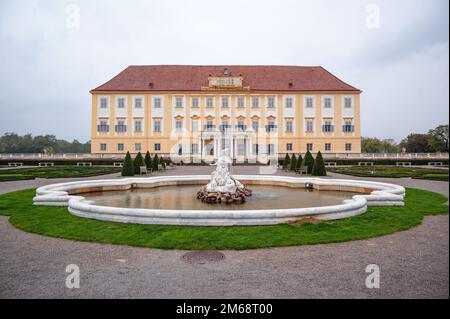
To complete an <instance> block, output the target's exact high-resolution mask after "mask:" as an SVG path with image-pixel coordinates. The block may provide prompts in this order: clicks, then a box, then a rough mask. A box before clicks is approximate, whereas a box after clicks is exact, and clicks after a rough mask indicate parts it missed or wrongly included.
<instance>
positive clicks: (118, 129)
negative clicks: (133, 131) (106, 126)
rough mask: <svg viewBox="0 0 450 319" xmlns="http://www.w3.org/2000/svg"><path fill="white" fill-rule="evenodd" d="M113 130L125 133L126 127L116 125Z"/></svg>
mask: <svg viewBox="0 0 450 319" xmlns="http://www.w3.org/2000/svg"><path fill="white" fill-rule="evenodd" d="M115 129H116V132H126V131H127V126H126V125H116V127H115Z"/></svg>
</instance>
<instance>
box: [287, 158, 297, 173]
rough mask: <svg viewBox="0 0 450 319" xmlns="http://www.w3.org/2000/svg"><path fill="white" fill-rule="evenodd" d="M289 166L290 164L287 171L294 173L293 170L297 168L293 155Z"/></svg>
mask: <svg viewBox="0 0 450 319" xmlns="http://www.w3.org/2000/svg"><path fill="white" fill-rule="evenodd" d="M290 164H291V167H290V168H289V170H290V171H293V172H295V168H296V167H297V157H295V154H292V158H291V163H290Z"/></svg>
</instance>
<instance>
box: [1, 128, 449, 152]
mask: <svg viewBox="0 0 450 319" xmlns="http://www.w3.org/2000/svg"><path fill="white" fill-rule="evenodd" d="M361 151H362V152H363V153H400V152H406V153H435V152H448V151H449V137H448V124H447V125H439V126H438V127H436V128H434V129H431V130H429V131H428V133H425V134H422V133H411V134H409V135H408V136H407V137H406V138H404V139H403V140H402V141H401V142H400V143H396V142H395V141H393V140H380V139H378V138H373V137H363V138H362V139H361ZM90 152H91V142H90V141H88V142H86V143H80V142H79V141H77V140H73V141H72V142H68V141H66V140H63V139H57V138H56V136H55V135H37V136H32V135H31V134H25V135H23V136H20V135H18V134H16V133H5V134H3V136H0V153H45V154H52V153H90Z"/></svg>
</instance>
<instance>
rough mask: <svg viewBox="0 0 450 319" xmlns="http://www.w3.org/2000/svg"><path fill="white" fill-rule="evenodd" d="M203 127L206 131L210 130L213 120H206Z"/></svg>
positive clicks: (212, 127)
mask: <svg viewBox="0 0 450 319" xmlns="http://www.w3.org/2000/svg"><path fill="white" fill-rule="evenodd" d="M205 129H206V130H207V131H212V130H213V129H214V122H213V121H207V122H206V127H205Z"/></svg>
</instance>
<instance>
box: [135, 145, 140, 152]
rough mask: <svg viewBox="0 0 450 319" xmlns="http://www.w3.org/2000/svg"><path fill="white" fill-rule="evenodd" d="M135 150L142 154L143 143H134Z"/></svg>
mask: <svg viewBox="0 0 450 319" xmlns="http://www.w3.org/2000/svg"><path fill="white" fill-rule="evenodd" d="M134 150H135V151H136V152H140V151H141V143H134Z"/></svg>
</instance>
